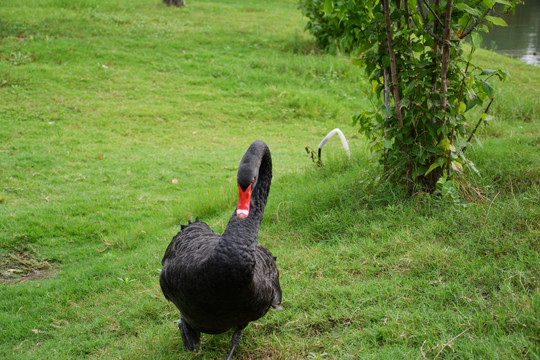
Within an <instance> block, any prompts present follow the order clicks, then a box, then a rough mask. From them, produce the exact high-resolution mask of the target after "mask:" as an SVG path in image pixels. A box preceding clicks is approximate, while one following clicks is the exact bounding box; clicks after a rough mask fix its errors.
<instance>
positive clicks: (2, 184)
mask: <svg viewBox="0 0 540 360" xmlns="http://www.w3.org/2000/svg"><path fill="white" fill-rule="evenodd" d="M0 19H1V20H0V36H1V37H0V99H1V102H0V168H1V169H2V170H1V172H0V261H1V262H0V273H1V274H0V279H1V282H0V290H1V296H0V310H1V311H0V358H6V359H43V358H53V359H78V358H88V359H98V358H99V359H116V358H128V359H218V358H224V357H225V355H226V352H227V350H228V348H229V342H230V335H231V334H224V335H219V336H211V335H203V337H202V341H201V345H200V350H199V351H197V352H195V353H188V352H186V351H185V350H184V348H183V345H182V342H181V339H180V334H179V332H178V330H177V328H176V323H175V322H176V320H177V319H178V317H179V316H178V313H177V311H176V309H175V308H174V306H173V305H172V304H171V303H168V302H167V301H166V300H165V299H164V297H163V296H162V294H161V291H160V289H159V285H158V276H159V269H160V267H161V264H160V261H161V257H162V255H163V252H164V251H165V248H166V246H167V245H168V243H169V241H170V239H171V238H172V236H173V235H174V234H176V232H177V231H179V226H180V224H182V223H186V222H187V219H190V218H193V217H195V216H199V217H200V218H201V220H203V221H206V222H208V223H209V224H210V225H211V226H212V228H214V229H215V230H216V231H222V230H223V228H224V226H225V225H226V223H227V219H228V217H229V216H230V214H231V213H232V210H233V209H234V206H235V197H236V194H235V176H236V167H237V164H238V162H239V160H240V158H241V156H242V155H243V152H244V151H245V149H246V148H247V146H248V145H249V144H250V143H251V142H252V141H253V140H255V139H262V140H265V141H266V142H267V143H268V144H269V146H270V149H271V151H272V156H273V160H274V181H273V185H272V190H271V194H270V198H269V203H268V206H267V209H266V216H265V220H264V222H263V225H262V228H261V233H260V242H261V243H262V244H264V245H265V246H267V247H268V248H269V249H270V250H271V251H272V252H273V253H274V255H276V256H277V257H278V265H279V268H280V271H281V275H282V278H281V281H282V287H283V291H284V307H285V310H284V311H282V312H276V311H272V310H271V311H270V312H269V313H268V314H267V315H266V316H265V317H264V318H262V319H260V320H259V321H257V322H255V323H252V324H251V325H250V326H249V327H248V328H247V329H246V330H245V331H244V336H243V340H242V342H241V344H240V346H239V347H238V349H237V352H236V357H235V358H238V359H364V358H368V359H369V358H373V359H436V358H437V359H454V358H455V359H463V358H471V359H473V358H474V359H480V358H482V359H507V358H508V359H509V358H514V359H537V358H539V357H540V349H539V345H538V344H539V342H540V339H539V335H538V334H539V327H538V323H539V319H538V317H539V315H538V314H540V293H539V287H538V286H539V283H538V281H539V275H540V274H539V273H540V259H539V224H538V220H539V219H540V206H539V205H538V204H539V202H540V196H539V182H538V179H539V178H540V166H539V163H540V151H539V150H540V149H539V148H540V144H539V141H538V139H539V135H540V133H539V130H538V124H539V112H540V105H539V99H540V90H539V88H538V84H539V83H540V69H539V68H534V67H531V66H527V65H523V64H519V63H517V62H516V61H513V60H508V59H506V58H503V57H500V56H496V55H493V54H491V53H488V52H484V51H482V52H480V53H479V54H478V56H477V60H478V61H479V62H480V63H481V64H482V65H484V66H485V67H495V65H497V66H499V67H503V68H505V69H507V70H508V71H509V72H510V74H511V77H510V78H509V80H508V81H507V82H506V83H505V84H504V85H503V86H501V87H500V89H499V94H498V97H497V101H496V102H495V103H494V105H493V107H492V114H493V116H494V118H493V120H492V122H491V123H490V124H488V126H487V127H486V131H485V132H483V133H482V134H481V141H482V145H481V146H480V145H477V146H475V147H474V148H472V149H470V150H468V151H470V153H469V155H470V156H471V158H472V159H473V161H474V162H475V164H476V165H477V167H478V168H479V169H480V171H481V174H482V176H481V177H480V176H471V177H470V178H469V181H470V186H469V187H468V189H469V190H468V192H467V193H466V194H464V196H463V198H462V201H461V203H458V204H456V203H450V202H448V201H447V200H445V199H439V198H433V197H430V196H427V195H418V196H416V197H414V198H412V199H411V198H408V197H407V196H406V194H405V193H404V192H403V191H401V190H400V189H399V187H396V186H392V185H391V184H389V183H387V182H384V181H380V180H379V179H378V175H379V174H380V169H378V168H376V167H374V166H373V165H370V164H369V163H368V161H367V159H368V154H366V152H365V148H366V143H365V141H364V140H363V139H362V138H361V137H358V136H356V135H355V133H356V129H355V128H353V127H352V126H351V121H350V118H351V115H352V114H353V113H354V112H356V111H358V110H360V109H362V108H366V107H368V106H370V104H369V102H368V101H367V100H366V95H365V94H366V91H368V90H369V88H370V86H369V85H368V84H367V83H366V81H365V79H364V78H363V75H362V72H361V71H360V70H359V69H357V68H356V67H354V66H352V65H351V64H350V61H349V59H347V58H346V57H342V56H331V55H324V54H319V53H317V51H316V49H315V48H314V46H313V42H312V40H311V39H310V38H309V37H308V36H307V35H306V34H304V32H303V30H302V29H303V26H304V23H305V20H304V19H303V18H302V17H301V15H300V11H299V10H298V9H297V8H296V3H295V1H288V0H287V1H274V2H264V1H251V2H245V1H240V0H237V1H232V0H231V1H221V2H211V1H192V2H188V6H187V7H185V8H182V9H176V8H167V7H165V6H163V5H162V4H161V3H160V2H159V1H142V0H136V1H131V2H125V1H118V0H111V1H107V2H105V1H102V0H86V1H77V2H74V1H63V0H48V1H25V2H24V3H21V2H18V1H9V0H4V1H2V4H1V7H0ZM334 127H340V128H341V129H342V130H343V131H344V132H345V133H346V135H347V137H348V139H349V141H350V145H351V148H352V150H353V160H352V161H351V162H350V163H347V162H346V160H345V157H344V155H343V152H342V150H341V149H340V146H339V141H338V140H337V139H332V140H331V141H330V142H329V143H328V145H327V146H328V148H325V150H324V152H323V157H324V159H323V160H324V162H325V167H324V168H323V169H318V168H316V167H315V166H314V165H313V164H312V163H311V160H310V159H309V158H308V155H307V154H306V152H305V150H304V148H305V146H311V147H313V148H315V147H316V146H317V144H318V142H319V141H320V140H321V138H322V137H323V136H324V135H325V134H326V133H327V132H328V131H330V130H332V129H333V128H334ZM173 180H174V181H173ZM476 193H477V194H476ZM475 194H476V196H474V195H475Z"/></svg>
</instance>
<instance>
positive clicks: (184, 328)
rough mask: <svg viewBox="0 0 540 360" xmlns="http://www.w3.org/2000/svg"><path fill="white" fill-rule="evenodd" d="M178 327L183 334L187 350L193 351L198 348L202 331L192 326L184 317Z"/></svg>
mask: <svg viewBox="0 0 540 360" xmlns="http://www.w3.org/2000/svg"><path fill="white" fill-rule="evenodd" d="M178 328H179V329H180V334H182V342H183V343H184V346H185V347H186V350H188V351H193V350H195V349H196V348H197V344H198V343H199V341H200V340H201V333H200V332H198V331H196V330H193V328H192V327H191V326H189V324H188V323H187V322H186V320H184V319H182V320H180V321H179V322H178Z"/></svg>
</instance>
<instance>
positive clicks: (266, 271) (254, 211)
mask: <svg viewBox="0 0 540 360" xmlns="http://www.w3.org/2000/svg"><path fill="white" fill-rule="evenodd" d="M238 178H239V179H256V182H255V183H254V187H253V189H252V190H253V193H252V197H251V208H250V213H249V216H248V217H247V218H246V219H245V220H241V219H239V218H238V217H237V216H236V212H235V213H234V214H233V216H232V217H231V219H230V220H229V224H228V225H227V228H226V229H225V231H224V233H223V234H222V235H220V234H216V233H215V232H213V231H212V230H211V229H210V227H209V226H208V225H207V224H205V223H204V222H200V221H199V219H198V218H196V219H195V222H193V223H192V222H191V221H189V222H188V225H187V226H184V225H182V226H181V231H180V232H179V233H178V234H176V236H175V237H174V238H173V239H172V241H171V243H170V244H169V246H168V248H167V250H166V251H165V256H164V257H163V260H162V264H163V269H162V271H161V275H160V285H161V289H162V291H163V294H164V295H165V297H166V298H167V299H168V300H170V301H172V302H173V303H174V304H175V305H176V307H177V308H178V309H179V310H180V315H181V322H180V323H179V325H178V327H179V328H180V331H181V333H182V341H183V342H184V346H185V347H186V349H187V350H194V349H195V348H196V345H197V343H198V342H199V339H200V333H201V332H204V333H209V334H218V333H222V332H225V331H227V330H229V329H235V333H234V335H233V338H232V344H231V350H230V352H229V357H228V359H230V357H232V354H233V352H234V349H235V347H236V345H237V344H238V342H239V341H240V337H241V332H242V329H244V328H245V327H246V326H247V325H248V323H249V322H251V321H254V320H257V319H259V318H261V317H262V316H264V314H266V312H267V311H268V309H269V308H270V307H274V308H277V309H281V296H282V292H281V287H280V285H279V272H278V269H277V267H276V258H275V257H273V256H272V254H271V253H270V251H268V249H266V248H265V247H263V246H261V245H259V244H258V242H257V237H258V232H259V226H260V224H261V221H262V217H263V213H264V208H265V206H266V200H267V197H268V193H269V191H270V183H271V180H272V160H271V156H270V150H269V149H268V147H267V146H266V144H265V143H264V142H262V141H256V142H254V143H253V144H251V146H250V147H249V149H248V150H247V152H246V154H245V155H244V157H243V158H242V161H241V162H240V166H239V170H238Z"/></svg>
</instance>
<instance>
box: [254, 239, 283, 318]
mask: <svg viewBox="0 0 540 360" xmlns="http://www.w3.org/2000/svg"><path fill="white" fill-rule="evenodd" d="M255 254H256V257H257V264H256V265H255V274H254V278H253V280H254V281H255V282H256V285H257V286H258V287H259V290H258V292H259V294H260V296H264V297H266V298H268V300H269V305H271V306H272V307H274V308H276V309H278V310H280V309H282V307H281V297H282V291H281V286H280V285H279V271H278V269H277V266H276V258H275V257H274V256H272V253H270V251H269V250H268V249H267V248H265V247H264V246H262V245H259V244H257V248H256V252H255Z"/></svg>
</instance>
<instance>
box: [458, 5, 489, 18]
mask: <svg viewBox="0 0 540 360" xmlns="http://www.w3.org/2000/svg"><path fill="white" fill-rule="evenodd" d="M455 8H456V9H458V10H461V11H465V12H466V13H468V14H471V15H472V16H476V17H481V16H482V12H481V11H480V10H478V9H474V8H472V7H470V6H469V5H467V4H465V3H459V4H456V5H455Z"/></svg>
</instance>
